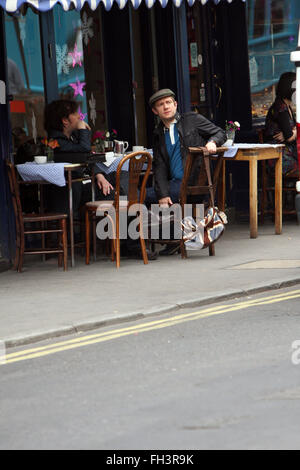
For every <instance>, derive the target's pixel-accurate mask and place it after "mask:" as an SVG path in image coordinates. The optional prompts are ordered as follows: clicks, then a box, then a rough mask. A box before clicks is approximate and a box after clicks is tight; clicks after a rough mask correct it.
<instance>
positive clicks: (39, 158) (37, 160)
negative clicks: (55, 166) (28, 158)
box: [34, 155, 47, 163]
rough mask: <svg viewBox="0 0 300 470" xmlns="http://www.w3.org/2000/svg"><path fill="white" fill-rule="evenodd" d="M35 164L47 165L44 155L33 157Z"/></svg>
mask: <svg viewBox="0 0 300 470" xmlns="http://www.w3.org/2000/svg"><path fill="white" fill-rule="evenodd" d="M34 161H35V163H47V157H46V156H44V155H37V156H35V157H34Z"/></svg>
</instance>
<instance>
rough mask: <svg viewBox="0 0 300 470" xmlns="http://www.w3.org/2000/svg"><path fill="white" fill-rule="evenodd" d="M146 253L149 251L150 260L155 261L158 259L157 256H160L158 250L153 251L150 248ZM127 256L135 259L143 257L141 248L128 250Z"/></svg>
mask: <svg viewBox="0 0 300 470" xmlns="http://www.w3.org/2000/svg"><path fill="white" fill-rule="evenodd" d="M146 253H147V257H148V261H154V260H156V259H157V256H158V253H157V251H151V250H149V249H148V248H146ZM127 256H128V258H133V259H143V255H142V251H141V249H137V250H128V251H127Z"/></svg>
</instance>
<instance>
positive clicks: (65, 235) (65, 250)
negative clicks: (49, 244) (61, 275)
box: [61, 219, 68, 271]
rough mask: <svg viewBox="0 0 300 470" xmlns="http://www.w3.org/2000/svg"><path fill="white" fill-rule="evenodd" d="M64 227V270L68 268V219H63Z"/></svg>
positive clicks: (62, 224)
mask: <svg viewBox="0 0 300 470" xmlns="http://www.w3.org/2000/svg"><path fill="white" fill-rule="evenodd" d="M61 229H62V246H63V251H64V271H67V270H68V240H67V221H66V219H63V220H62V221H61Z"/></svg>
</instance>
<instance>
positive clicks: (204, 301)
mask: <svg viewBox="0 0 300 470" xmlns="http://www.w3.org/2000/svg"><path fill="white" fill-rule="evenodd" d="M297 284H300V277H299V278H292V279H287V280H285V281H278V282H274V283H271V284H264V283H261V284H258V285H255V286H252V287H249V289H238V290H233V289H228V290H226V291H224V292H222V293H220V294H219V295H215V294H214V295H209V296H206V297H201V298H195V299H192V300H191V299H189V300H186V299H183V300H181V301H180V300H179V301H178V302H177V303H174V304H164V305H158V306H154V307H151V308H150V309H148V310H146V311H137V312H132V313H129V314H128V313H124V314H123V315H122V314H121V315H120V314H117V315H116V314H112V315H107V317H106V318H102V319H101V320H99V319H95V320H90V321H87V322H84V323H74V324H73V325H69V326H65V327H61V328H58V329H53V330H46V331H41V332H38V331H37V332H35V333H32V334H29V335H26V334H24V335H22V336H19V337H18V336H16V337H14V338H7V339H5V338H3V339H2V341H3V343H4V345H5V347H6V348H12V347H17V346H23V345H27V344H32V343H37V342H39V341H44V340H47V339H53V338H58V337H61V336H67V335H72V334H78V333H80V332H84V331H90V330H95V329H98V328H102V327H105V326H111V325H115V324H119V323H123V322H130V321H135V320H141V319H143V318H146V317H148V316H154V315H162V314H164V313H169V312H171V311H174V310H180V309H182V308H194V307H201V306H204V305H209V304H212V303H217V302H221V301H223V300H230V299H233V298H237V297H238V298H239V297H246V296H248V295H253V294H259V293H261V292H266V291H269V290H278V289H283V288H286V287H291V286H293V285H297Z"/></svg>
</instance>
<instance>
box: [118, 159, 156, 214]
mask: <svg viewBox="0 0 300 470" xmlns="http://www.w3.org/2000/svg"><path fill="white" fill-rule="evenodd" d="M127 160H129V184H128V207H130V206H131V205H132V204H136V203H138V202H139V203H140V204H142V203H143V202H144V200H145V196H146V184H147V179H148V177H149V174H150V171H151V166H152V157H151V155H150V153H149V152H146V151H140V152H133V153H130V154H129V155H126V156H125V157H124V158H122V160H121V161H120V162H119V165H118V168H117V174H116V190H115V205H116V207H117V205H118V204H119V196H120V175H121V171H122V167H123V165H124V163H125V162H126V161H127ZM145 165H146V169H145ZM144 171H145V172H144ZM142 172H144V175H143V179H142V181H141V182H140V177H141V174H142ZM140 183H141V185H140V190H139V184H140Z"/></svg>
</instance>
